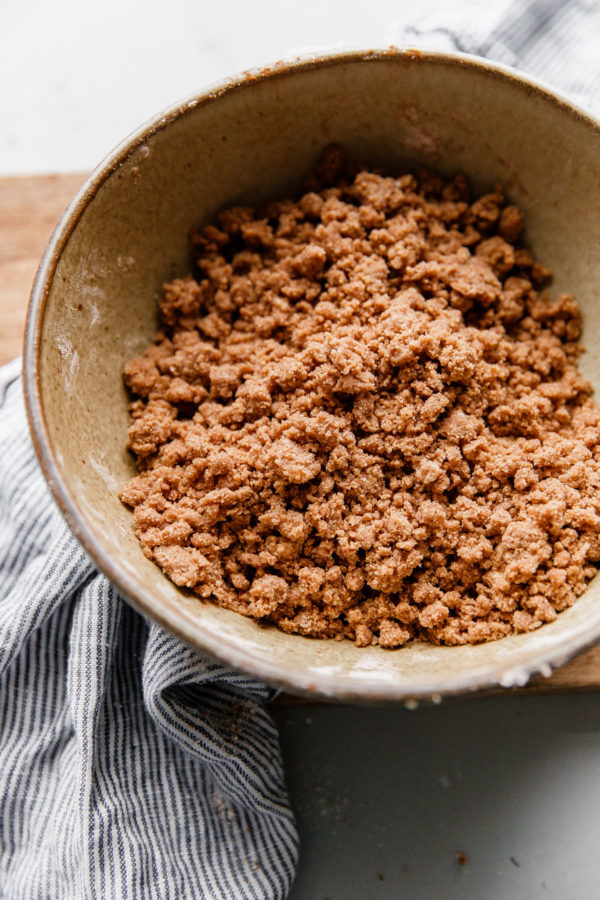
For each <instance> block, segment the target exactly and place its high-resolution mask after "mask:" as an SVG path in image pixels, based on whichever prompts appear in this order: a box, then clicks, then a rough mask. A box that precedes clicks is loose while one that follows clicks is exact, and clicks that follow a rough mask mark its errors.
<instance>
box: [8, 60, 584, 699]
mask: <svg viewBox="0 0 600 900" xmlns="http://www.w3.org/2000/svg"><path fill="white" fill-rule="evenodd" d="M331 141H337V142H340V143H342V144H343V145H344V146H345V148H346V149H347V151H348V153H349V155H350V156H351V157H353V158H357V159H360V160H363V161H365V162H367V163H369V164H371V165H379V166H384V167H386V168H391V169H393V170H396V171H398V170H400V169H403V168H404V169H407V170H410V169H411V168H414V167H415V166H417V165H422V164H426V165H429V166H433V167H435V168H437V169H438V170H440V171H441V172H442V173H446V174H451V173H454V172H456V171H463V172H465V173H466V174H467V175H468V176H469V177H470V179H471V180H472V182H473V184H474V186H475V187H476V188H477V189H482V190H483V189H485V188H487V187H489V186H490V185H491V184H492V183H493V182H494V181H500V182H502V183H503V184H504V185H505V187H506V188H507V190H508V193H509V195H510V197H511V198H512V199H513V200H514V201H515V202H517V203H518V204H519V205H520V206H521V207H522V209H523V210H524V212H525V214H526V223H527V230H526V240H527V242H528V244H529V245H530V247H531V248H532V249H533V251H534V252H535V254H536V257H537V258H538V259H539V260H540V261H541V262H543V263H545V264H547V265H550V266H551V267H552V269H553V270H554V275H555V278H554V287H553V291H556V292H558V291H560V290H564V289H568V290H571V291H573V292H574V293H575V296H576V297H577V298H578V300H579V302H580V304H581V305H582V307H583V312H584V341H585V343H586V346H587V353H586V355H585V356H584V357H583V359H582V369H583V371H584V374H585V375H586V376H587V377H589V378H590V379H591V380H592V382H593V383H594V384H595V387H596V389H598V388H599V387H600V364H599V353H600V329H599V328H598V327H597V322H598V305H597V295H598V290H599V286H600V252H598V248H599V247H600V127H599V125H598V123H597V122H595V121H594V120H592V119H591V118H589V117H588V116H586V115H584V114H583V113H581V112H580V111H578V110H576V109H574V108H573V107H572V106H571V105H569V104H568V103H567V102H566V101H564V100H562V99H561V98H559V97H557V96H555V95H553V94H552V93H550V92H548V91H547V90H545V89H544V88H542V87H540V86H539V85H536V84H534V83H532V82H530V81H528V80H526V79H523V78H520V77H517V76H516V75H515V74H514V73H512V72H510V71H508V70H505V69H502V68H499V67H495V66H491V65H489V64H487V63H485V62H483V61H478V60H475V59H472V58H465V57H458V56H449V55H445V54H436V53H420V52H417V51H411V50H409V51H405V52H400V51H396V50H393V51H378V52H371V51H370V52H364V53H361V52H356V53H350V54H341V55H339V54H338V55H335V56H329V57H326V58H320V59H307V60H300V61H297V62H294V63H291V64H285V65H284V64H280V65H277V66H275V67H274V68H272V69H269V70H263V71H261V72H259V73H251V74H245V75H243V76H241V77H239V78H237V79H234V80H232V81H229V82H227V83H225V84H223V85H221V86H219V87H216V88H214V89H212V90H210V91H208V92H207V93H204V94H201V95H198V96H197V97H194V98H191V99H188V100H186V101H185V102H183V103H181V104H179V105H177V106H176V107H174V108H173V109H171V110H169V111H167V112H166V113H164V114H163V115H161V116H159V117H157V118H156V119H155V120H153V121H152V122H150V123H149V124H148V125H146V126H144V127H142V128H141V129H140V130H139V131H137V132H136V133H135V134H133V135H132V136H131V137H129V138H128V139H127V140H126V141H125V142H124V143H123V144H121V145H120V146H119V147H118V148H117V149H116V150H115V151H114V152H113V153H112V154H111V155H110V156H109V157H108V158H107V159H106V160H105V161H104V162H103V163H102V164H101V165H100V166H99V168H98V169H97V170H96V171H95V172H94V174H93V175H92V176H91V178H90V179H89V180H88V181H87V183H86V184H85V185H84V186H83V188H82V189H81V191H80V192H79V194H78V195H77V196H76V197H75V198H74V200H73V202H72V203H71V205H70V207H69V208H68V210H67V211H66V213H65V215H64V217H63V218H62V220H61V222H60V224H59V225H58V227H57V229H56V232H55V234H54V236H53V238H52V240H51V242H50V244H49V246H48V249H47V251H46V254H45V256H44V258H43V260H42V262H41V265H40V269H39V271H38V275H37V279H36V282H35V285H34V288H33V292H32V297H31V302H30V308H29V316H28V323H27V334H26V346H25V385H26V396H27V405H28V413H29V417H30V423H31V427H32V432H33V436H34V441H35V445H36V449H37V453H38V456H39V459H40V462H41V465H42V468H43V470H44V473H45V475H46V478H47V480H48V482H49V484H50V487H51V489H52V491H53V493H54V495H55V497H56V499H57V501H58V503H59V504H60V507H61V509H62V511H63V513H64V515H65V516H66V518H67V520H68V522H69V524H70V525H71V527H72V529H73V531H74V532H75V533H76V534H77V536H78V537H79V539H80V540H81V542H82V543H83V545H84V546H85V548H86V549H87V551H88V552H89V554H90V556H91V557H92V558H93V559H94V561H95V562H96V563H97V565H98V566H99V567H100V569H102V570H103V571H104V572H105V573H106V574H107V575H108V576H109V578H110V579H111V580H112V581H113V582H114V583H115V584H116V585H117V587H118V588H119V590H120V591H121V592H122V593H123V595H124V596H125V597H127V598H128V599H129V601H130V602H131V603H132V604H133V605H134V606H135V607H137V608H138V609H139V610H141V611H143V612H144V613H146V614H147V615H149V616H150V617H152V618H153V619H155V620H156V621H158V622H160V623H161V624H163V625H164V626H165V627H166V628H168V629H170V630H171V631H172V632H174V633H175V634H177V635H178V636H179V637H181V638H182V639H183V640H184V641H186V642H188V643H189V644H191V645H192V646H194V647H197V648H199V649H200V650H202V651H205V652H206V653H208V654H210V655H212V656H214V657H216V658H218V659H221V660H224V661H226V662H228V663H230V664H232V665H234V666H237V667H239V668H241V669H244V670H246V671H248V672H251V673H253V674H254V675H256V676H258V677H260V678H263V679H265V680H267V681H269V682H271V683H274V684H277V685H280V686H282V687H285V688H287V689H288V690H292V691H296V692H301V693H305V694H313V695H320V696H324V697H329V698H337V699H341V700H351V701H360V702H370V701H377V702H381V701H391V700H405V701H407V702H408V703H409V704H411V703H414V702H416V701H418V700H420V699H433V700H437V699H439V698H440V697H442V696H444V695H446V694H457V693H463V692H469V691H474V690H481V689H486V688H493V687H495V686H498V685H503V686H510V685H515V684H523V683H525V681H526V680H527V679H528V677H529V676H530V675H531V674H532V673H534V672H539V671H541V672H543V673H546V674H549V672H550V669H551V667H552V666H555V665H558V664H560V663H562V662H564V661H566V660H567V659H569V658H570V657H571V656H573V655H574V654H576V653H577V652H579V651H581V650H583V649H584V648H586V647H587V646H589V645H591V644H592V643H594V642H596V641H598V640H599V639H600V581H599V580H598V578H597V579H595V581H594V582H592V584H591V585H590V586H589V588H588V590H587V591H586V593H585V594H584V595H583V596H582V597H581V599H580V600H579V601H578V603H577V604H576V605H575V606H574V607H573V608H572V609H570V610H567V611H566V612H564V613H562V614H561V615H560V616H559V617H558V619H557V620H556V621H555V622H553V623H552V624H548V625H544V626H543V627H542V628H541V629H540V630H539V631H536V632H533V633H531V634H522V635H515V636H511V637H507V638H504V639H503V640H501V641H497V642H494V643H490V644H483V645H479V646H466V647H435V646H431V645H428V644H424V643H412V644H410V645H408V646H406V647H403V648H400V649H397V650H393V651H390V650H382V649H379V648H368V649H358V648H357V647H356V646H355V645H354V644H352V643H350V642H349V641H342V642H335V641H317V640H311V639H309V638H304V637H299V636H291V635H286V634H283V633H282V632H279V631H277V630H276V629H274V628H265V627H260V626H259V625H257V624H255V623H254V622H253V621H251V620H250V619H246V618H244V617H242V616H239V615H236V614H235V613H233V612H230V611H227V610H224V609H220V608H219V607H217V606H213V605H210V604H207V603H202V602H200V601H199V600H198V599H197V598H196V597H195V596H194V595H192V594H190V593H186V592H183V591H181V590H180V589H178V588H177V587H176V586H175V585H174V584H172V583H171V582H170V581H169V580H168V579H167V578H166V577H165V576H164V575H163V574H162V572H161V571H160V570H159V569H158V568H157V567H156V566H155V565H154V564H152V563H151V562H149V561H148V560H147V559H146V558H145V557H144V556H143V554H142V551H141V549H140V547H139V545H138V542H137V540H136V538H135V537H134V534H133V530H132V515H131V513H130V512H129V511H128V510H127V509H125V508H124V507H123V506H122V505H121V503H120V502H119V499H118V496H117V493H118V489H119V487H120V486H121V485H122V484H123V483H124V482H126V481H127V480H128V479H129V477H130V476H131V474H132V473H133V471H134V464H133V459H132V458H131V457H130V456H129V454H128V453H127V452H126V450H125V442H126V434H127V424H128V417H127V408H126V407H127V397H126V393H125V389H124V387H123V382H122V378H121V372H122V368H123V365H124V363H125V362H126V361H127V360H128V359H130V358H131V357H132V356H134V355H135V354H137V353H139V352H141V351H142V350H143V349H144V348H145V347H146V346H147V345H148V343H149V342H150V340H151V339H152V337H153V334H154V332H155V329H156V324H157V320H156V301H157V298H158V296H159V292H160V288H161V285H162V283H163V282H164V281H165V280H167V279H170V278H172V277H173V276H176V275H182V274H185V273H187V272H188V271H189V268H190V265H189V257H188V245H187V232H188V229H189V228H190V226H191V225H192V224H195V223H199V222H203V221H208V220H210V219H211V218H212V217H213V216H214V214H215V213H216V212H217V211H218V210H219V209H220V208H222V207H223V206H226V205H228V204H233V203H253V202H257V201H264V200H267V199H270V198H273V197H277V196H281V195H285V194H288V193H289V192H294V191H297V190H298V188H299V187H300V184H301V180H302V177H303V175H304V174H305V173H306V172H307V171H308V170H309V169H310V168H311V166H312V165H313V164H314V162H315V160H316V158H317V157H318V155H319V152H320V150H321V149H322V148H323V146H324V145H325V144H327V143H328V142H331Z"/></svg>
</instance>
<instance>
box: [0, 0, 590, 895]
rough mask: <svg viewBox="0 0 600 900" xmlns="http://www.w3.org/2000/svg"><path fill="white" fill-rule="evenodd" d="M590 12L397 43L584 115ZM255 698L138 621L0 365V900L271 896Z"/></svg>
mask: <svg viewBox="0 0 600 900" xmlns="http://www.w3.org/2000/svg"><path fill="white" fill-rule="evenodd" d="M599 33H600V5H597V4H596V3H595V2H592V0H570V2H568V0H567V2H565V0H516V2H509V0H497V2H496V3H494V4H493V5H487V4H482V3H474V2H471V3H459V4H448V10H447V12H446V13H444V15H443V16H442V17H438V19H437V20H432V19H431V18H430V19H428V20H422V19H421V20H419V19H418V18H417V19H413V21H412V23H411V22H407V20H406V17H405V18H404V19H403V21H402V23H401V24H399V25H398V26H394V25H392V26H391V30H390V31H389V33H388V35H387V38H388V39H389V40H393V41H394V42H397V43H405V44H406V43H408V44H414V45H421V46H429V47H432V46H433V47H438V48H444V49H453V50H460V51H463V52H469V53H474V54H477V55H480V56H489V57H490V58H492V59H494V60H497V61H499V62H503V63H508V64H511V65H517V66H521V67H522V68H523V69H525V70H526V71H528V72H530V73H531V74H533V75H536V76H538V77H542V78H544V79H545V80H546V81H547V82H549V83H552V84H554V85H555V86H556V87H558V88H560V89H562V90H563V91H565V92H567V93H569V94H570V95H571V96H572V97H573V99H574V100H576V101H577V102H579V103H581V104H582V105H584V106H585V105H587V106H590V107H592V108H596V109H598V108H599V107H600V63H599V62H598V59H599V57H598V50H597V48H598V43H599V41H598V35H599ZM269 697H270V691H269V689H268V688H267V687H266V686H265V685H262V684H260V683H258V682H256V681H254V680H253V679H251V678H249V677H247V676H245V675H242V674H240V673H237V672H235V671H233V670H231V669H228V668H226V667H225V666H221V665H218V664H216V663H213V662H208V661H206V660H205V659H203V658H202V657H201V656H199V655H198V654H197V653H195V652H194V651H192V650H190V649H189V648H187V647H186V646H184V645H183V644H181V643H180V642H179V641H177V640H176V639H175V638H173V637H172V636H170V635H169V634H167V633H166V632H165V631H163V630H162V629H161V628H159V627H158V626H157V625H154V624H151V623H148V622H146V621H145V620H144V619H143V618H142V617H141V616H140V615H138V614H137V613H136V612H134V611H133V610H132V609H131V608H130V607H129V606H128V605H127V604H126V603H124V602H123V601H122V600H121V598H120V597H119V596H118V595H117V593H116V592H115V590H114V588H113V587H112V585H111V584H110V583H109V582H108V581H107V579H106V578H105V577H104V576H103V575H101V574H99V573H98V572H97V571H96V570H95V569H94V567H93V565H92V564H91V562H90V560H89V559H88V558H87V557H86V555H85V553H84V552H83V550H82V549H81V547H80V546H79V544H78V542H77V540H76V539H75V538H74V537H73V535H72V534H71V533H70V532H69V530H68V528H67V526H66V525H65V523H64V521H63V519H62V517H61V515H60V513H59V512H58V510H57V508H56V506H55V504H54V502H53V500H52V498H51V497H50V495H49V493H48V490H47V488H46V485H45V482H44V480H43V478H42V475H41V473H40V470H39V468H38V465H37V462H36V460H35V457H34V453H33V449H32V445H31V441H30V438H29V434H28V429H27V425H26V420H25V413H24V408H23V399H22V392H21V382H20V377H19V364H18V362H15V363H12V364H11V365H9V366H6V367H5V368H4V369H0V898H2V900H105V898H106V900H153V898H160V900H171V898H172V900H203V898H218V900H230V898H231V900H238V898H240V900H243V898H252V900H262V898H284V897H286V896H287V894H288V891H289V888H290V885H291V883H292V880H293V876H294V872H295V866H296V859H297V835H296V830H295V826H294V820H293V816H292V813H291V811H290V808H289V804H288V799H287V795H286V791H285V786H284V780H283V772H282V765H281V758H280V752H279V745H278V740H277V733H276V731H275V728H274V726H273V723H272V721H271V719H270V717H269V715H268V713H267V712H266V710H265V706H264V704H265V701H266V700H267V699H269Z"/></svg>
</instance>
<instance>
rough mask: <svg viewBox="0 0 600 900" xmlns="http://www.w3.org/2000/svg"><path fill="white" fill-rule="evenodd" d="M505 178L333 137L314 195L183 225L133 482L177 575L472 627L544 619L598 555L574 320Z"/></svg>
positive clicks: (589, 413)
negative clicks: (187, 255) (411, 163)
mask: <svg viewBox="0 0 600 900" xmlns="http://www.w3.org/2000/svg"><path fill="white" fill-rule="evenodd" d="M522 224H523V221H522V216H521V213H520V212H519V210H518V209H517V208H516V207H515V206H513V205H511V204H510V203H507V202H506V200H505V197H504V195H503V192H502V189H501V187H500V186H496V187H495V188H494V190H493V191H492V192H490V193H488V194H486V195H484V196H481V197H477V198H475V199H473V198H472V197H471V195H470V189H469V186H468V184H467V181H466V180H465V178H464V177H462V176H461V175H458V176H457V177H455V178H454V179H453V180H451V181H449V182H444V181H443V180H442V179H441V178H439V177H437V176H436V175H434V174H432V173H430V172H419V173H417V174H416V175H413V174H404V175H402V176H400V177H388V176H385V175H383V174H381V173H378V172H373V171H369V170H367V169H364V168H360V167H358V166H354V167H352V166H348V165H347V164H346V161H345V159H344V158H343V154H342V152H341V151H340V150H339V148H328V150H327V151H326V152H325V153H324V155H323V157H322V159H321V161H320V163H319V165H318V166H317V168H316V170H315V172H313V173H312V174H311V175H310V176H309V178H308V179H307V184H306V191H305V193H304V194H303V195H302V196H301V197H300V198H299V199H296V200H291V199H286V200H280V201H274V202H272V203H269V204H268V205H266V206H265V207H263V208H260V209H251V208H249V207H237V208H233V209H226V210H224V211H223V212H221V213H220V214H219V216H218V217H217V220H216V223H215V224H211V225H207V226H205V227H202V228H199V229H197V230H194V231H193V232H192V234H191V241H192V246H193V250H194V254H195V258H196V271H195V273H194V275H193V276H192V275H190V276H188V277H185V278H180V279H177V280H175V281H173V282H171V283H170V284H167V285H165V288H164V296H163V299H162V301H161V304H160V306H161V316H162V330H161V331H160V333H159V334H158V335H157V337H156V341H155V343H154V345H153V346H152V347H150V348H149V349H148V350H147V351H146V353H145V354H144V355H143V356H141V357H139V358H136V359H134V360H132V361H131V362H130V363H128V365H127V366H126V368H125V381H126V383H127V385H128V387H129V389H130V390H131V392H132V395H133V397H134V399H133V402H132V403H131V406H130V412H131V427H130V431H129V448H130V450H131V451H132V452H133V453H134V454H135V456H136V458H137V463H138V468H139V474H138V475H137V476H136V477H135V478H133V479H132V480H131V481H130V482H129V484H128V485H126V486H125V487H124V488H123V490H122V491H121V498H122V500H123V501H124V502H125V503H126V504H128V505H129V506H130V507H132V508H133V509H134V524H135V531H136V534H137V536H138V537H139V539H140V541H141V544H142V547H143V550H144V553H145V554H146V555H147V556H148V557H149V558H150V559H152V560H154V561H155V562H156V563H157V564H158V565H159V566H161V567H162V569H163V571H164V572H165V574H166V575H167V576H168V577H169V578H171V579H172V580H173V581H174V582H175V583H176V584H177V585H181V586H183V587H186V588H190V589H191V590H193V591H195V592H196V593H197V594H198V595H199V596H200V597H201V598H205V599H207V600H212V601H214V602H216V603H218V604H221V605H222V606H224V607H227V608H229V609H232V610H235V611H236V612H238V613H242V614H243V615H246V616H251V617H252V618H254V619H256V620H259V621H262V622H265V623H274V624H275V625H277V626H278V627H279V628H281V629H283V630H284V631H286V632H290V633H297V634H303V635H310V636H313V637H320V638H336V639H342V638H344V637H346V638H350V639H351V640H353V641H355V642H356V644H358V645H359V646H362V647H364V646H368V645H379V646H381V647H389V648H392V647H398V646H401V645H402V644H404V643H405V642H407V641H409V640H411V639H421V640H426V641H431V642H434V643H437V644H465V643H478V642H482V641H489V640H493V639H497V638H501V637H503V636H505V635H508V634H510V633H511V632H527V631H532V630H534V629H536V628H539V627H540V626H541V625H543V624H544V623H546V622H552V621H553V620H554V619H555V618H556V616H557V614H558V613H559V612H560V611H561V610H564V609H566V608H567V607H569V606H571V605H572V604H573V602H574V601H575V600H576V598H577V597H578V596H579V595H580V594H581V593H582V591H583V590H584V588H585V586H586V584H587V582H588V581H589V579H590V578H591V577H592V576H593V575H594V574H595V572H596V567H597V564H598V561H599V560H600V528H599V526H600V516H599V514H600V491H599V490H598V488H599V486H600V429H599V426H600V411H599V409H598V408H597V407H596V406H595V405H594V404H593V402H592V400H591V387H590V385H589V383H588V382H587V381H585V380H584V379H583V377H582V376H581V374H580V373H579V371H578V368H577V358H578V356H579V354H580V352H581V347H580V345H579V343H578V341H579V336H580V312H579V308H578V306H577V303H576V302H575V300H574V299H573V297H572V296H570V295H569V294H562V295H560V296H559V297H558V298H557V299H555V300H551V299H550V298H549V297H548V296H547V294H546V293H545V292H544V291H543V290H541V289H542V287H543V285H544V283H545V282H547V280H548V279H549V276H550V272H549V270H548V269H546V268H544V267H543V266H542V265H540V264H539V263H538V262H536V261H535V260H534V259H533V258H532V256H531V254H530V252H529V251H528V250H526V249H523V248H522V247H521V246H519V244H518V238H519V234H520V232H521V228H522Z"/></svg>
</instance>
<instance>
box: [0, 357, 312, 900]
mask: <svg viewBox="0 0 600 900" xmlns="http://www.w3.org/2000/svg"><path fill="white" fill-rule="evenodd" d="M19 371H20V367H19V362H18V361H15V362H14V363H11V364H10V365H8V366H5V367H4V368H3V369H0V897H2V898H7V900H17V898H19V900H20V898H23V900H33V898H36V900H63V898H65V900H67V898H68V900H87V898H94V900H96V898H98V900H100V898H102V900H105V898H106V900H134V898H135V900H137V898H140V900H150V898H161V900H165V898H168V900H184V898H186V900H199V898H218V900H224V898H226V900H228V898H236V900H237V898H245V897H249V898H250V897H251V898H257V900H258V898H283V897H285V896H286V895H287V893H288V891H289V888H290V885H291V882H292V879H293V876H294V872H295V865H296V856H297V836H296V829H295V825H294V819H293V816H292V813H291V811H290V807H289V803H288V798H287V794H286V790H285V785H284V780H283V772H282V765H281V756H280V752H279V744H278V736H277V732H276V729H275V727H274V725H273V722H272V721H271V718H270V716H269V714H268V712H267V711H266V709H265V701H266V700H267V699H268V698H269V696H270V691H269V689H268V688H267V687H266V686H265V685H264V684H260V683H259V682H257V681H255V680H254V679H252V678H249V677H248V676H246V675H242V674H240V673H239V672H235V671H233V670H232V669H229V668H227V667H226V666H222V665H219V664H218V663H214V662H208V661H207V660H206V659H203V658H202V657H201V656H200V655H199V654H198V653H196V652H194V651H193V650H190V649H189V648H188V647H186V646H185V645H184V644H182V643H181V642H180V641H178V640H176V639H175V638H174V637H172V636H171V635H169V634H168V633H167V632H165V631H164V630H163V629H162V628H160V627H159V626H157V625H155V624H152V623H148V622H147V621H146V620H145V619H144V618H143V617H142V616H140V615H139V614H138V613H136V612H134V610H133V609H131V607H130V606H129V605H128V604H127V603H125V602H124V601H123V600H122V599H121V598H120V597H119V596H118V594H117V593H116V591H115V589H114V588H113V586H112V585H111V584H110V582H109V581H108V580H107V579H106V578H105V577H104V576H103V575H101V574H100V573H99V572H97V571H96V570H95V569H94V567H93V565H92V563H91V562H90V560H89V559H88V558H87V556H86V554H85V553H84V551H83V550H82V548H81V547H80V545H79V543H78V542H77V540H76V539H75V538H74V537H73V535H72V534H71V533H70V531H69V529H68V528H67V526H66V524H65V522H64V520H63V518H62V516H61V514H60V513H59V511H58V509H57V507H56V506H55V504H54V501H53V499H52V498H51V496H50V494H49V492H48V489H47V487H46V484H45V481H44V479H43V476H42V474H41V471H40V469H39V467H38V464H37V460H36V458H35V455H34V452H33V448H32V444H31V440H30V438H29V432H28V428H27V423H26V419H25V412H24V407H23V397H22V390H21V379H20V375H19Z"/></svg>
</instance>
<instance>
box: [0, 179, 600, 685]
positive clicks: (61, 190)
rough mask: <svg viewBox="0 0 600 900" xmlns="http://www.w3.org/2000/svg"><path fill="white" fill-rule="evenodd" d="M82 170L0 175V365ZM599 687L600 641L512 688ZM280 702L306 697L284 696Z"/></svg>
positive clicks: (10, 353)
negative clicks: (547, 675) (545, 673)
mask: <svg viewBox="0 0 600 900" xmlns="http://www.w3.org/2000/svg"><path fill="white" fill-rule="evenodd" d="M84 178H85V175H84V174H75V175H72V174H68V175H36V176H31V177H16V178H0V365H2V364H4V363H6V362H8V361H9V360H11V359H13V358H14V357H15V356H19V355H20V354H21V346H22V341H23V326H24V323H25V313H26V310H27V302H28V299H29V292H30V290H31V285H32V283H33V279H34V277H35V272H36V269H37V265H38V263H39V260H40V258H41V256H42V253H43V252H44V247H45V245H46V243H47V241H48V239H49V238H50V235H51V234H52V230H53V228H54V226H55V225H56V223H57V221H58V219H59V218H60V216H61V214H62V212H63V210H64V209H65V208H66V206H67V205H68V203H69V201H70V199H71V197H72V196H73V194H74V193H75V191H76V190H77V188H78V187H79V186H80V185H81V184H82V182H83V180H84ZM597 688H600V646H598V647H595V648H594V649H593V650H589V651H588V652H587V653H584V654H582V655H581V656H580V657H579V658H578V659H576V660H574V661H573V662H571V663H569V664H568V665H566V666H563V667H562V668H561V669H558V670H557V671H556V672H554V674H553V675H552V677H551V678H547V679H546V678H536V679H533V680H532V681H531V682H530V683H529V685H527V687H526V688H518V689H516V690H514V691H511V693H530V692H537V693H540V692H549V691H572V690H594V689H597ZM284 702H289V703H291V702H307V701H302V700H295V699H292V698H285V699H284Z"/></svg>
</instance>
